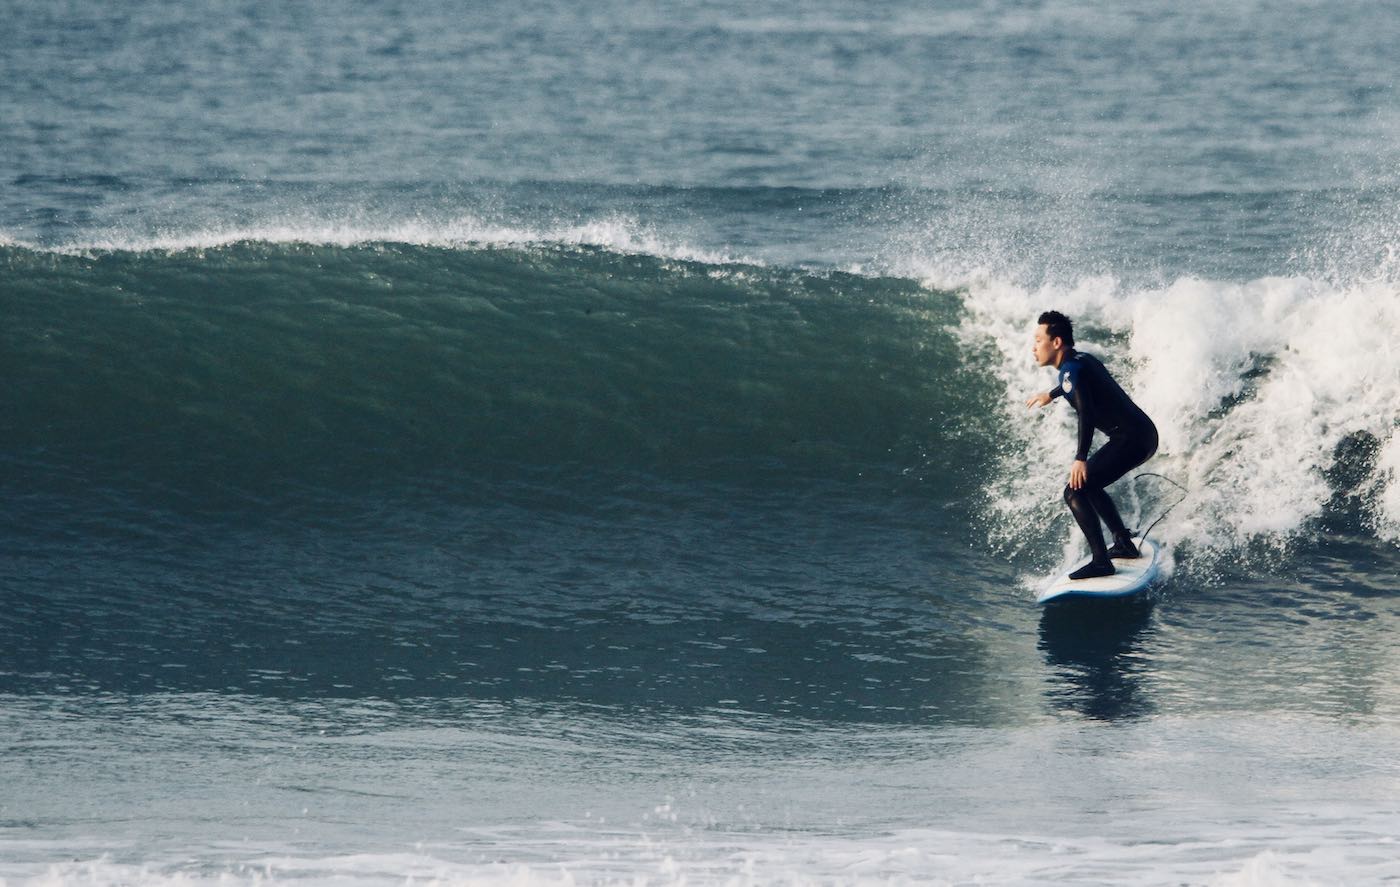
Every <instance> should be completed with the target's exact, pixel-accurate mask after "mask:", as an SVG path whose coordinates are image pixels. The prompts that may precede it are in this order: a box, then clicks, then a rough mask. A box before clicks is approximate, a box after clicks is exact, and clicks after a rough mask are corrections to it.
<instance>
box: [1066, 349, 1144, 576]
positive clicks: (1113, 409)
mask: <svg viewBox="0 0 1400 887" xmlns="http://www.w3.org/2000/svg"><path fill="white" fill-rule="evenodd" d="M1059 373H1060V384H1059V385H1057V386H1056V387H1055V390H1053V391H1051V392H1050V397H1051V399H1052V400H1053V399H1054V398H1056V397H1061V396H1063V397H1064V398H1065V399H1066V400H1068V401H1069V402H1070V404H1071V405H1072V406H1073V407H1074V409H1075V411H1076V412H1078V413H1079V446H1078V449H1076V450H1075V453H1074V458H1075V459H1077V460H1087V461H1088V463H1089V471H1088V479H1087V480H1086V481H1085V482H1084V486H1082V487H1080V488H1079V489H1078V490H1073V489H1070V488H1069V487H1068V486H1066V487H1065V503H1066V504H1067V505H1069V509H1070V511H1071V512H1072V513H1073V514H1074V520H1075V522H1076V523H1078V524H1079V529H1080V530H1082V531H1083V532H1084V538H1086V539H1087V540H1088V541H1089V550H1090V551H1092V552H1093V556H1094V563H1097V564H1107V563H1109V556H1108V549H1107V548H1106V547H1105V546H1104V540H1103V530H1102V529H1101V528H1100V527H1099V521H1100V520H1103V522H1104V523H1105V524H1107V525H1108V529H1109V532H1111V533H1112V534H1113V537H1114V539H1115V540H1116V541H1119V542H1122V541H1123V540H1125V539H1126V540H1127V541H1128V543H1129V544H1131V541H1132V538H1131V535H1130V534H1129V533H1128V530H1127V528H1126V527H1124V526H1123V519H1122V518H1121V517H1119V515H1118V509H1117V508H1116V507H1114V505H1113V500H1112V499H1110V498H1108V493H1106V492H1104V487H1106V486H1108V485H1109V484H1111V483H1113V482H1114V481H1116V480H1118V478H1120V477H1122V476H1123V475H1125V474H1127V473H1128V472H1129V471H1131V470H1132V469H1134V468H1136V467H1137V466H1139V465H1141V464H1142V463H1144V462H1146V461H1147V460H1148V459H1150V458H1151V457H1152V454H1153V453H1155V452H1157V426H1155V425H1153V424H1152V420H1151V419H1149V418H1147V414H1146V413H1144V412H1143V411H1142V409H1141V408H1139V407H1138V405H1137V404H1135V403H1133V400H1132V398H1130V397H1128V395H1127V393H1126V392H1125V391H1123V389H1122V388H1121V387H1119V385H1118V383H1117V382H1115V381H1114V380H1113V377H1112V376H1110V375H1109V374H1108V370H1106V369H1104V365H1103V364H1102V363H1100V362H1099V360H1098V358H1096V357H1094V356H1093V355H1090V354H1084V353H1082V352H1079V351H1074V350H1071V351H1070V353H1069V356H1068V357H1066V358H1065V359H1064V360H1063V361H1061V362H1060V369H1059ZM1096 428H1097V429H1098V430H1099V431H1102V432H1103V433H1104V434H1106V435H1108V443H1106V444H1104V445H1103V446H1101V447H1099V449H1098V451H1097V452H1095V453H1094V455H1093V456H1090V455H1089V444H1090V443H1091V442H1092V441H1093V439H1094V429H1096Z"/></svg>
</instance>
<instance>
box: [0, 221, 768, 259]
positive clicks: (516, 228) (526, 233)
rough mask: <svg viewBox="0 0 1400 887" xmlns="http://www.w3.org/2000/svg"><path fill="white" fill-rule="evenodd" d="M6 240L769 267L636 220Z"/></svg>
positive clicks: (306, 226)
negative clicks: (540, 251) (553, 253)
mask: <svg viewBox="0 0 1400 887" xmlns="http://www.w3.org/2000/svg"><path fill="white" fill-rule="evenodd" d="M3 242H4V244H5V245H12V246H23V247H26V248H29V249H35V250H46V251H51V252H57V253H63V254H88V253H94V252H181V251H184V250H199V249H218V248H220V247H227V246H231V245H233V244H237V243H249V242H252V243H288V244H309V245H316V246H338V247H354V246H363V245H366V244H372V243H399V244H409V245H414V246H428V247H441V248H447V249H457V248H481V247H533V246H566V247H597V248H601V249H607V250H610V251H612V252H616V253H622V254H626V255H648V256H655V257H657V258H663V259H676V260H680V261H692V262H701V263H705V264H713V265H724V264H745V265H760V264H762V263H761V262H759V261H757V260H755V259H752V258H749V257H745V256H737V255H732V254H730V253H727V252H724V251H719V250H706V249H701V248H698V247H694V246H691V245H689V244H686V243H684V242H682V241H680V240H677V239H675V238H671V237H667V236H665V235H663V234H662V233H660V232H658V231H656V230H655V229H653V228H651V227H649V226H647V225H644V224H642V223H640V222H638V221H637V220H636V219H632V218H628V217H625V216H618V215H609V216H603V217H600V218H596V219H586V220H574V221H564V222H555V223H545V224H541V225H525V224H519V225H517V224H510V223H506V222H495V221H491V220H488V219H483V218H481V217H478V216H474V215H459V216H454V217H451V218H445V219H422V218H414V219H386V220H372V219H364V218H354V217H352V218H345V219H324V218H297V219H281V220H274V221H269V222H266V223H260V224H251V225H223V226H212V227H205V228H198V227H193V228H188V229H181V230H178V231H168V232H156V233H137V232H126V231H114V232H108V233H105V234H90V235H87V236H84V237H83V238H82V239H81V240H78V241H73V242H69V243H63V244H60V245H57V246H49V247H45V246H42V245H39V244H34V243H22V242H18V241H3Z"/></svg>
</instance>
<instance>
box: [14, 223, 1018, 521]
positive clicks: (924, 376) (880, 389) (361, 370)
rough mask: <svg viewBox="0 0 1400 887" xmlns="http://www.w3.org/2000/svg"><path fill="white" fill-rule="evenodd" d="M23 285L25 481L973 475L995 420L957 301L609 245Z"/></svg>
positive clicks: (393, 248)
mask: <svg viewBox="0 0 1400 887" xmlns="http://www.w3.org/2000/svg"><path fill="white" fill-rule="evenodd" d="M3 261H4V268H5V274H6V276H7V278H8V283H7V286H6V290H7V295H6V303H7V305H6V309H7V317H8V318H9V323H8V324H7V326H6V329H5V331H4V334H3V335H4V338H5V341H4V345H3V348H4V353H5V360H6V361H7V362H8V364H9V366H8V367H7V370H8V372H7V375H8V377H9V378H10V379H11V380H12V381H13V382H14V384H12V385H11V386H9V387H8V391H7V394H6V395H5V399H6V401H7V403H6V405H5V411H6V414H7V415H8V416H9V417H11V421H12V425H13V428H14V434H13V435H12V436H11V439H10V442H9V444H8V445H7V450H8V458H9V459H10V460H11V461H12V462H14V463H18V466H19V468H20V469H21V470H22V471H24V472H26V473H28V474H30V476H33V475H34V474H35V473H36V472H37V474H38V475H40V476H44V475H47V476H49V477H51V478H53V477H67V478H69V480H74V479H81V481H82V482H83V483H87V484H97V485H100V486H111V485H116V486H121V485H123V484H136V485H138V486H143V487H145V488H147V489H148V490H152V489H162V488H164V489H176V490H180V489H185V490H198V491H200V494H201V495H208V494H211V493H215V492H217V491H219V490H224V491H241V492H244V493H250V494H255V495H266V494H268V493H269V492H270V491H272V490H275V489H277V488H278V487H280V486H283V485H286V484H289V483H290V484H303V483H307V482H313V483H317V484H329V485H332V486H336V487H339V486H340V485H350V486H351V487H355V486H361V485H366V484H373V483H375V482H376V481H387V482H392V481H391V479H392V478H394V477H402V476H404V475H405V474H410V475H415V476H424V475H434V474H442V473H446V474H456V475H469V476H472V477H477V478H480V477H489V476H500V475H502V473H504V474H506V475H509V474H510V473H511V472H514V471H520V470H533V469H542V468H548V469H573V470H574V471H575V473H577V472H578V471H582V470H594V471H598V470H623V471H644V472H650V473H653V474H655V475H658V476H662V477H678V478H711V479H718V480H726V479H728V480H743V479H752V478H756V477H760V476H762V477H767V478H770V479H774V480H779V481H780V479H781V478H782V477H783V476H787V475H791V476H794V477H812V476H817V475H821V476H833V475H834V476H837V477H847V478H852V479H854V478H855V477H856V476H858V475H859V474H860V473H861V472H864V471H872V470H875V471H879V470H885V471H890V472H894V473H896V474H897V473H898V472H899V471H900V470H902V469H905V468H910V467H914V468H919V467H921V466H922V465H923V463H924V461H925V460H926V458H927V456H926V454H927V452H928V451H929V450H930V448H934V449H936V450H938V452H939V454H940V458H951V459H958V460H965V459H971V458H974V455H975V453H976V452H978V451H979V450H983V449H985V443H986V439H985V436H984V437H983V438H982V440H981V442H980V443H979V442H978V441H977V439H976V432H977V431H978V425H979V421H978V419H977V416H978V415H979V414H981V413H983V412H985V411H986V408H987V405H988V398H989V397H994V396H995V395H994V389H993V386H992V385H990V384H989V383H988V382H987V381H986V380H983V379H981V378H979V376H978V374H977V373H976V372H975V370H974V369H973V368H969V367H968V366H967V365H966V363H965V361H964V360H963V359H962V358H961V357H960V353H959V352H960V344H959V342H958V341H957V339H956V337H955V336H954V335H953V334H952V333H951V332H950V329H951V328H952V327H954V326H955V325H956V322H957V318H958V314H959V311H960V306H959V303H958V300H957V299H956V298H955V297H954V296H952V295H950V294H947V293H941V292H931V291H929V290H927V289H924V288H922V287H920V286H919V285H918V284H917V283H915V282H913V281H909V280H896V279H879V278H864V277H856V276H851V275H844V274H827V275H811V274H803V273H798V272H789V271H777V270H768V269H763V268H757V267H748V266H723V265H720V266H716V265H703V264H699V263H696V262H688V261H679V260H666V259H658V258H653V257H649V256H641V255H622V254H618V253H615V252H608V251H604V250H601V249H596V248H589V247H539V248H492V247H481V248H470V249H449V248H439V247H424V246H414V245H404V244H385V243H380V244H369V245H352V246H345V245H340V246H316V245H305V244H269V243H236V244H229V245H223V246H218V247H215V248H208V249H186V250H179V251H173V252H172V251H136V252H130V251H128V252H120V251H119V252H102V253H97V254H91V255H61V254H53V253H42V252H34V251H30V250H27V249H25V248H21V247H10V248H7V249H6V250H5V251H4V258H3ZM981 433H983V434H984V435H985V429H982V430H981Z"/></svg>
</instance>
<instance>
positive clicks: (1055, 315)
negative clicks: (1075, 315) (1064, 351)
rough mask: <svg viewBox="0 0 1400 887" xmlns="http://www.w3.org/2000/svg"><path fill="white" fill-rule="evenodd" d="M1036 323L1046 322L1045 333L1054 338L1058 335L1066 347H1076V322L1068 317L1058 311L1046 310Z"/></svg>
mask: <svg viewBox="0 0 1400 887" xmlns="http://www.w3.org/2000/svg"><path fill="white" fill-rule="evenodd" d="M1036 323H1043V324H1045V335H1047V336H1049V337H1050V338H1052V339H1053V338H1055V337H1057V336H1058V337H1059V338H1060V339H1061V340H1063V341H1064V343H1065V347H1066V348H1073V347H1074V324H1072V323H1070V322H1069V318H1068V317H1065V316H1064V315H1063V314H1061V313H1060V312H1058V311H1046V312H1044V313H1042V314H1041V315H1040V319H1039V320H1037V321H1036Z"/></svg>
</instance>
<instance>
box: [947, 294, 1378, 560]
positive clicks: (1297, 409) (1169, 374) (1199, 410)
mask: <svg viewBox="0 0 1400 887" xmlns="http://www.w3.org/2000/svg"><path fill="white" fill-rule="evenodd" d="M925 279H926V280H927V281H928V282H929V284H930V285H935V286H940V287H947V286H949V285H950V284H951V283H958V284H960V286H961V288H962V290H963V291H964V292H965V294H966V295H965V304H966V308H967V316H966V318H965V320H964V321H963V323H962V325H961V327H960V329H959V333H960V334H961V335H962V336H963V338H964V339H965V340H966V341H967V343H968V344H969V345H972V346H978V347H985V346H988V345H990V346H991V349H992V351H993V353H994V354H995V366H994V367H993V371H994V372H995V373H996V375H997V377H998V378H999V380H1000V381H1001V383H1002V385H1003V386H1004V387H1005V390H1006V399H1005V409H1004V416H1003V418H1004V420H1005V424H1006V428H1007V429H1008V433H1009V434H1010V436H1011V439H1010V440H1009V441H1008V446H1007V447H1006V448H1005V451H1004V452H1003V453H1001V454H1000V457H1001V462H1002V464H1001V467H1000V470H999V471H998V472H997V473H996V476H995V478H994V479H993V480H992V481H991V483H990V485H989V489H988V491H987V492H988V494H989V495H988V500H989V508H990V511H991V515H992V517H993V520H992V526H993V530H994V535H995V536H996V537H997V538H998V539H999V540H1000V541H1002V542H1003V543H1005V544H1008V545H1011V546H1014V545H1016V544H1017V540H1022V539H1025V538H1026V537H1027V536H1028V535H1030V534H1033V533H1034V531H1035V530H1036V529H1037V528H1038V527H1039V526H1041V525H1043V524H1044V523H1046V522H1053V521H1060V520H1062V519H1063V518H1062V512H1063V506H1062V505H1061V504H1060V502H1059V496H1058V492H1059V490H1060V489H1061V487H1062V486H1063V483H1064V479H1065V476H1066V475H1067V470H1068V466H1069V462H1070V460H1071V459H1072V454H1073V452H1072V451H1073V443H1072V438H1073V421H1074V420H1073V415H1072V410H1069V409H1067V408H1065V407H1064V406H1063V405H1060V404H1052V405H1051V406H1049V407H1047V408H1045V409H1044V410H1043V411H1038V412H1036V413H1031V412H1029V411H1028V410H1027V409H1026V407H1025V406H1024V400H1025V398H1026V397H1027V396H1029V395H1030V394H1032V393H1035V392H1038V391H1045V390H1048V389H1049V388H1050V387H1052V386H1053V384H1054V380H1053V376H1052V374H1051V373H1050V371H1049V370H1046V369H1042V368H1038V367H1036V366H1034V362H1033V360H1032V358H1031V354H1030V343H1031V335H1032V333H1033V331H1034V324H1035V318H1036V316H1037V315H1038V314H1039V313H1040V312H1041V311H1042V310H1046V309H1050V308H1055V309H1059V310H1061V311H1064V312H1065V313H1066V314H1068V315H1069V316H1070V317H1071V318H1072V319H1074V320H1075V321H1076V335H1077V337H1078V338H1079V342H1078V345H1079V346H1080V347H1081V348H1083V349H1084V350H1086V351H1089V352H1092V353H1097V354H1099V355H1100V356H1102V357H1104V359H1105V361H1106V363H1108V365H1109V366H1110V368H1111V370H1112V371H1113V372H1114V373H1115V375H1116V376H1117V378H1118V379H1119V381H1120V382H1121V383H1122V384H1123V385H1124V387H1125V388H1126V389H1127V390H1128V391H1129V393H1130V394H1131V395H1132V396H1133V397H1134V399H1135V400H1136V401H1137V402H1138V403H1139V404H1140V405H1141V406H1142V407H1143V408H1144V409H1145V410H1146V411H1147V413H1148V414H1149V415H1151V416H1152V417H1153V420H1154V421H1155V422H1156V424H1157V426H1158V429H1159V431H1160V433H1161V446H1160V448H1159V450H1158V455H1157V457H1156V458H1155V459H1153V460H1152V461H1151V462H1149V463H1148V464H1147V465H1146V466H1145V467H1144V469H1143V470H1145V471H1155V472H1159V473H1162V474H1165V475H1168V476H1170V477H1172V478H1174V479H1176V480H1178V481H1179V482H1181V483H1183V484H1184V485H1186V486H1187V487H1188V488H1189V490H1190V494H1189V496H1188V498H1187V500H1186V501H1185V502H1184V503H1183V504H1182V505H1181V506H1180V507H1179V508H1178V509H1177V510H1176V511H1175V512H1173V514H1172V517H1171V519H1170V520H1169V521H1168V522H1166V523H1164V524H1163V525H1162V526H1161V527H1160V528H1159V529H1158V530H1157V531H1156V533H1155V535H1156V536H1157V537H1158V538H1161V539H1164V540H1166V541H1167V542H1169V543H1172V542H1180V541H1183V540H1190V541H1191V542H1192V543H1193V544H1194V545H1196V546H1199V547H1202V548H1206V549H1216V550H1222V549H1229V548H1233V547H1236V546H1239V545H1242V544H1244V543H1247V542H1250V541H1257V540H1265V541H1271V542H1275V543H1279V544H1282V543H1284V542H1286V541H1287V540H1288V539H1289V538H1290V537H1292V536H1293V535H1295V534H1297V533H1299V532H1301V531H1304V530H1305V529H1306V528H1307V527H1308V524H1309V522H1310V521H1312V520H1313V519H1315V518H1316V517H1318V516H1319V514H1320V513H1321V512H1322V511H1323V509H1324V508H1325V507H1326V505H1327V503H1328V501H1329V499H1330V498H1331V497H1332V494H1333V491H1332V488H1331V487H1330V486H1329V484H1328V481H1327V477H1326V472H1327V471H1328V470H1329V469H1330V468H1332V467H1333V463H1334V460H1335V458H1336V453H1337V447H1338V445H1339V444H1340V443H1341V442H1343V441H1344V440H1345V439H1347V438H1348V437H1349V436H1351V435H1355V434H1358V433H1364V434H1369V435H1372V436H1374V437H1375V439H1376V440H1377V441H1378V442H1379V443H1380V445H1381V455H1380V458H1379V460H1378V462H1377V465H1376V467H1375V470H1374V471H1373V472H1372V474H1371V477H1370V479H1369V482H1368V489H1369V490H1370V491H1371V493H1372V496H1371V499H1370V503H1371V506H1372V508H1373V512H1374V513H1373V515H1372V519H1373V521H1375V522H1376V523H1377V524H1378V526H1380V527H1381V528H1382V529H1383V531H1384V532H1385V533H1387V534H1388V535H1389V536H1390V537H1391V538H1400V485H1397V484H1396V483H1395V482H1394V479H1395V478H1396V477H1397V476H1400V443H1397V440H1396V435H1395V434H1394V427H1395V425H1396V423H1397V421H1398V420H1400V347H1397V346H1396V345H1395V344H1394V343H1393V341H1392V340H1393V337H1394V335H1395V331H1396V330H1400V286H1397V285H1396V284H1395V283H1392V282H1389V281H1388V280H1385V279H1373V280H1369V281H1363V282H1360V283H1356V284H1353V285H1334V284H1329V283H1326V282H1322V281H1317V280H1312V279H1308V278H1303V277H1289V278H1283V277H1277V278H1261V279H1258V280H1254V281H1249V282H1247V283H1226V282H1219V281H1210V280H1201V279H1196V278H1183V279H1179V280H1176V281H1174V282H1172V283H1170V284H1169V285H1166V286H1163V287H1157V288H1131V287H1127V286H1124V285H1122V284H1121V283H1120V282H1119V281H1117V280H1115V279H1112V278H1085V279H1082V280H1079V281H1077V282H1075V283H1073V284H1071V285H1053V284H1047V285H1042V286H1038V287H1034V288H1031V287H1024V286H1019V285H1017V284H1014V283H1012V282H1010V281H1007V280H1002V279H998V278H996V277H995V276H993V275H991V274H988V273H985V272H980V273H975V274H964V275H962V276H961V277H959V276H957V275H938V274H929V275H927V276H926V278H925ZM1147 484H1148V481H1142V482H1139V487H1138V490H1137V492H1139V493H1141V494H1142V496H1143V504H1144V507H1145V508H1146V511H1145V512H1142V513H1139V514H1136V515H1129V518H1130V520H1132V521H1141V520H1144V519H1150V518H1151V516H1152V515H1153V514H1154V513H1155V512H1156V510H1157V509H1158V508H1159V507H1160V506H1161V505H1162V504H1163V503H1164V502H1165V501H1169V494H1170V492H1171V491H1170V490H1167V489H1163V490H1162V491H1161V492H1157V491H1154V490H1153V488H1152V487H1151V486H1147ZM1118 489H1123V488H1122V487H1120V488H1118ZM1125 492H1127V493H1128V494H1129V495H1128V496H1127V498H1128V499H1131V498H1132V495H1131V494H1132V491H1131V490H1125ZM1074 535H1075V534H1070V536H1071V538H1073V536H1074ZM1071 544H1072V546H1073V543H1071Z"/></svg>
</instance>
